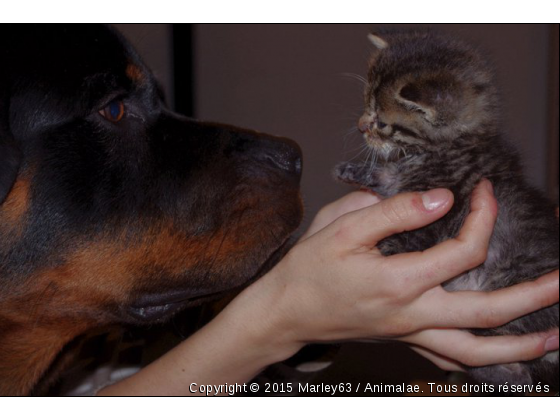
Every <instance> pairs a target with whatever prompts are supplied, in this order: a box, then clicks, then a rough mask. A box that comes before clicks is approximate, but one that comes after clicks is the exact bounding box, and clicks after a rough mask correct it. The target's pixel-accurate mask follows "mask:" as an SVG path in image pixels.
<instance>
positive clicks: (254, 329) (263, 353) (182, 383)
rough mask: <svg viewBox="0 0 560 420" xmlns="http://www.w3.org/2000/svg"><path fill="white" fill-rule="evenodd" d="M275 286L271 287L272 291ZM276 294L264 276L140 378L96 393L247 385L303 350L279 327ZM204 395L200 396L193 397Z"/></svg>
mask: <svg viewBox="0 0 560 420" xmlns="http://www.w3.org/2000/svg"><path fill="white" fill-rule="evenodd" d="M271 286H272V287H271ZM276 302H278V296H277V292H276V291H275V290H274V286H273V285H272V283H271V281H270V279H268V278H263V279H261V280H260V281H259V282H257V283H256V284H254V285H253V286H251V287H250V288H249V289H247V290H245V291H244V292H243V293H242V294H241V295H240V296H238V297H237V298H236V299H235V300H234V301H233V302H232V303H231V304H230V305H229V306H228V307H227V308H226V309H225V310H224V311H223V312H222V313H221V314H220V315H218V317H216V319H214V320H213V321H212V322H210V323H209V324H208V325H207V326H206V327H204V328H203V329H201V330H200V331H198V332H197V333H195V334H194V335H193V336H192V337H190V338H189V339H187V340H186V341H184V342H183V343H182V344H180V345H179V346H177V347H176V348H175V349H173V350H172V351H170V352H169V353H167V354H166V355H164V356H163V357H162V358H160V359H158V360H157V361H155V362H154V363H152V364H151V365H149V366H148V367H146V368H145V369H143V370H142V371H140V372H139V373H137V374H136V375H134V376H132V377H130V378H128V379H126V380H124V381H122V382H119V383H117V384H114V385H112V386H109V387H107V388H105V389H103V390H102V391H101V392H99V394H98V395H102V396H108V395H186V396H188V395H194V394H193V393H191V392H190V390H189V389H190V386H191V384H193V383H196V384H198V385H224V384H226V383H228V384H235V383H238V384H243V383H245V382H247V381H250V380H251V379H252V378H254V377H255V376H256V375H257V374H258V373H259V372H261V371H262V370H263V369H264V368H266V367H267V366H269V365H270V364H273V363H276V362H279V361H282V360H284V359H286V358H289V357H290V356H292V355H293V354H295V353H296V352H297V351H298V350H299V348H300V346H299V345H298V344H296V343H294V342H293V341H291V340H290V338H289V336H288V333H287V332H286V330H285V329H284V328H283V326H282V325H281V318H282V317H281V316H279V311H280V309H279V308H277V303H276ZM195 395H201V394H195Z"/></svg>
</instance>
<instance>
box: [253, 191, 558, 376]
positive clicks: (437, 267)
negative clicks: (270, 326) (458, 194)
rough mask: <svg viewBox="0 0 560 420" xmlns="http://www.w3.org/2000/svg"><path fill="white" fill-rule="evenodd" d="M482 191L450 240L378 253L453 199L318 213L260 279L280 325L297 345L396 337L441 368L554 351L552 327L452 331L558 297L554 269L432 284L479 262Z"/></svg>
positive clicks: (486, 197)
mask: <svg viewBox="0 0 560 420" xmlns="http://www.w3.org/2000/svg"><path fill="white" fill-rule="evenodd" d="M491 191H492V189H491V185H490V183H489V182H487V181H485V182H483V183H482V184H481V185H480V186H479V187H478V188H477V189H476V190H475V192H474V194H473V199H472V212H471V214H470V215H469V217H468V218H467V220H466V223H465V225H464V227H463V229H462V230H461V232H460V234H459V236H458V237H457V238H456V239H452V240H449V241H446V242H444V243H441V244H439V245H437V246H435V247H433V248H431V249H429V250H427V251H425V252H422V253H409V254H401V255H395V256H391V257H383V256H382V255H381V254H380V252H379V250H378V249H377V248H376V247H375V245H376V244H377V243H378V242H379V241H380V240H381V239H383V238H385V237H387V236H390V235H392V234H395V233H399V232H402V231H405V230H413V229H417V228H420V227H422V226H425V225H427V224H429V223H432V222H434V221H435V220H437V219H439V218H441V217H442V216H443V215H445V214H446V213H447V212H448V211H449V209H450V208H451V206H452V204H453V196H452V194H451V192H450V191H447V190H434V191H431V192H429V193H427V194H420V193H407V194H401V195H399V196H397V197H393V198H390V199H387V200H384V201H383V202H381V203H378V204H376V205H373V206H370V207H367V208H363V209H361V210H357V211H353V212H351V213H348V214H345V215H343V216H341V217H339V218H338V219H336V221H335V222H334V223H332V224H330V225H328V226H326V227H324V228H323V226H321V224H324V221H325V220H327V219H328V218H329V217H328V215H325V213H324V214H323V216H324V217H322V218H319V220H318V221H316V222H317V223H316V224H315V223H314V225H315V228H313V225H312V229H311V230H312V232H311V234H309V235H306V236H305V237H304V238H303V240H302V241H300V243H299V244H298V245H296V247H294V249H293V250H292V251H291V252H290V253H289V254H288V255H287V257H286V258H285V259H284V260H283V261H282V262H281V263H280V264H278V266H277V267H276V268H275V269H274V270H273V271H272V272H271V273H270V274H271V275H270V276H269V280H268V281H266V282H263V283H262V284H261V287H264V286H263V285H266V287H269V288H272V289H274V291H273V292H272V294H273V295H275V296H276V300H275V302H276V305H275V308H276V309H277V310H278V311H279V312H280V313H277V319H278V320H279V322H280V324H281V325H282V327H283V328H284V331H289V332H290V333H289V335H288V336H289V337H290V339H291V340H293V341H298V342H300V343H302V344H303V343H309V342H333V341H344V340H353V339H364V338H377V339H380V338H381V339H395V340H401V341H405V342H407V343H410V344H413V345H415V346H418V347H419V349H420V352H421V353H422V354H423V355H425V356H427V357H428V358H430V359H431V360H433V361H438V365H440V366H441V367H444V368H448V369H454V368H460V364H465V365H470V366H480V365H487V364H494V363H510V362H515V361H521V360H530V359H533V358H536V357H539V356H542V355H543V354H545V353H546V352H547V351H550V350H553V349H554V348H558V331H557V330H556V331H551V332H548V333H539V334H530V335H526V336H521V337H476V336H474V335H472V334H470V333H468V332H465V331H461V330H459V329H463V328H490V327H497V326H499V325H502V324H505V323H507V322H509V321H511V320H513V319H515V318H518V317H520V316H522V315H525V314H527V313H530V312H533V311H535V310H538V309H540V308H542V307H546V306H549V305H552V304H554V303H556V302H557V301H558V275H557V273H556V274H555V275H550V276H545V277H543V278H542V279H539V280H537V281H535V282H531V283H523V284H520V285H516V286H513V287H510V288H507V289H501V290H499V291H495V292H490V293H488V292H446V291H445V290H444V289H443V288H442V287H441V283H443V282H445V281H446V280H449V279H450V278H453V277H455V276H457V275H459V274H461V273H463V272H465V271H467V270H469V269H472V268H474V267H476V266H478V265H480V264H481V263H482V262H484V260H485V259H486V252H487V248H488V241H489V238H490V235H491V233H492V229H493V224H494V222H495V218H496V214H497V205H496V202H495V199H494V198H493V196H492V192H491ZM354 194H368V193H354ZM361 197H365V196H363V195H362V196H361ZM430 198H431V199H432V200H431V201H430ZM423 199H424V200H425V201H426V202H427V203H428V206H427V207H426V206H424V205H423V203H424V200H423ZM348 200H350V201H348V203H352V205H353V206H354V205H356V203H357V201H356V200H355V199H354V198H352V199H348ZM364 200H365V198H364ZM370 200H372V199H371V198H370ZM358 201H359V200H358ZM365 201H367V200H365ZM339 204H340V203H339ZM366 205H367V204H366ZM356 207H358V208H359V207H360V206H359V205H356ZM333 208H335V209H340V208H341V206H339V205H337V206H334V207H333ZM333 208H331V210H333ZM334 213H335V212H332V211H331V212H330V215H331V217H332V214H334ZM317 226H318V228H317ZM313 233H314V234H313ZM257 283H258V282H257ZM547 339H550V341H548V343H549V344H548V347H547V345H546V344H545V343H546V342H547ZM444 362H445V363H444Z"/></svg>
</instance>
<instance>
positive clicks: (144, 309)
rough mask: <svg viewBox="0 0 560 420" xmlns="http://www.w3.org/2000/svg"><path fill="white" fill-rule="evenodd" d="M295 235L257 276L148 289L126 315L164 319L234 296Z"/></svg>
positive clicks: (279, 256) (277, 258) (140, 321)
mask: <svg viewBox="0 0 560 420" xmlns="http://www.w3.org/2000/svg"><path fill="white" fill-rule="evenodd" d="M292 241H293V237H292V236H289V237H288V238H287V239H286V240H285V241H284V242H283V243H282V244H281V245H280V246H279V247H278V248H277V249H276V250H275V251H274V252H273V253H272V254H271V255H270V256H269V257H268V258H267V259H266V260H265V261H264V262H263V263H262V265H261V266H260V268H259V269H258V270H257V272H256V273H255V274H254V275H253V276H249V277H248V278H247V281H246V282H244V283H243V284H241V285H234V286H231V287H226V288H224V289H218V290H204V289H201V290H198V291H194V292H193V290H186V289H182V290H173V291H166V292H162V293H145V294H143V295H142V297H140V298H139V299H137V300H135V301H134V302H133V303H132V304H130V305H128V306H125V307H123V311H124V313H125V317H126V319H128V320H129V321H130V322H132V323H134V324H151V323H157V322H163V321H166V320H168V319H169V318H171V317H172V316H174V315H176V314H177V313H179V312H181V311H182V310H184V309H187V308H189V307H194V306H200V305H203V304H205V303H209V302H213V301H216V300H219V299H221V298H223V297H226V296H230V295H231V294H233V293H236V292H239V291H241V290H242V289H244V288H245V287H247V286H249V285H250V284H252V283H253V282H255V281H256V280H258V279H259V278H261V277H262V276H264V275H265V274H266V273H267V272H268V271H270V270H271V269H272V267H274V266H275V265H276V264H277V263H278V262H279V261H280V260H281V259H282V257H283V256H284V255H285V254H286V252H287V251H288V250H289V249H290V247H291V243H292Z"/></svg>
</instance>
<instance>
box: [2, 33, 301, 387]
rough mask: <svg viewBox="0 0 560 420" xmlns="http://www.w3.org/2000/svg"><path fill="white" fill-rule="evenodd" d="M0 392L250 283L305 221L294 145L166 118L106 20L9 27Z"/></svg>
mask: <svg viewBox="0 0 560 420" xmlns="http://www.w3.org/2000/svg"><path fill="white" fill-rule="evenodd" d="M1 30H2V37H1V39H0V394H2V395H6V394H11V395H14V394H28V393H30V392H32V390H33V388H34V386H35V385H36V384H37V382H38V381H39V380H40V379H41V377H42V376H43V375H44V373H45V372H46V371H47V370H48V368H49V366H50V364H51V363H52V362H53V360H54V359H55V357H56V356H57V354H58V353H59V352H60V351H61V349H62V348H63V347H64V346H65V345H66V344H67V343H68V342H70V341H71V340H73V339H74V338H75V337H77V336H79V335H81V334H83V333H85V332H86V331H88V330H90V329H92V328H96V327H98V326H102V325H109V324H115V323H132V324H144V323H153V322H157V321H161V320H163V319H166V318H168V317H169V316H170V315H172V314H174V313H176V312H177V311H179V310H181V309H183V308H185V307H187V306H192V305H195V304H197V303H201V302H204V301H206V300H208V299H209V298H210V297H211V296H215V295H216V294H219V293H221V292H224V291H227V290H230V289H232V288H237V287H240V286H242V285H244V284H246V283H247V282H249V281H251V279H254V278H255V276H257V275H258V273H259V270H260V268H261V266H262V265H263V264H264V263H265V262H266V261H267V260H268V259H270V258H271V257H272V256H273V255H274V253H275V252H276V251H277V250H278V249H280V248H281V247H282V246H283V244H284V243H285V242H286V240H287V238H288V237H289V236H290V234H291V233H292V232H293V230H294V229H295V228H296V227H297V226H298V224H299V222H300V219H301V213H302V208H301V204H300V198H299V179H300V173H301V154H300V150H299V148H298V147H297V146H296V145H295V144H294V143H292V142H290V141H288V140H282V139H276V138H272V137H269V136H266V135H263V134H259V133H255V132H250V131H245V130H240V129H236V128H233V127H226V126H222V125H217V124H206V123H200V122H196V121H193V120H189V119H187V118H183V117H181V116H178V115H175V114H173V113H172V112H170V111H169V110H168V109H167V108H166V107H165V104H164V102H163V100H162V97H161V94H160V90H159V89H158V87H157V84H156V83H155V81H154V78H153V76H152V74H151V73H150V71H149V70H148V69H147V68H146V67H145V65H144V64H143V63H142V62H141V60H140V59H139V58H138V56H137V55H136V53H135V52H134V51H133V50H132V49H131V47H130V46H128V44H127V43H126V42H125V41H124V40H123V39H122V37H121V36H120V35H119V34H117V33H115V32H114V31H113V30H112V29H110V28H107V27H103V26H85V27H83V26H69V27H58V26H28V25H20V26H13V27H11V26H7V27H6V26H3V27H1Z"/></svg>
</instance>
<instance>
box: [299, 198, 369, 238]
mask: <svg viewBox="0 0 560 420" xmlns="http://www.w3.org/2000/svg"><path fill="white" fill-rule="evenodd" d="M379 201H380V199H379V197H377V195H375V194H373V193H372V192H369V191H354V192H351V193H350V194H347V195H345V196H344V197H341V198H339V199H338V200H336V201H333V202H332V203H330V204H328V205H326V206H325V207H323V208H322V209H321V210H320V211H319V213H317V216H316V217H315V219H313V222H312V223H311V226H309V229H308V230H307V232H305V234H304V235H303V236H302V238H301V239H300V241H303V240H305V239H307V238H309V237H310V236H312V235H314V234H315V233H317V232H319V231H320V230H322V229H324V228H325V227H326V226H328V225H330V224H331V223H332V222H334V221H335V220H336V219H338V218H339V217H340V216H342V215H344V214H346V213H350V212H353V211H356V210H360V209H363V208H364V207H369V206H372V205H374V204H376V203H379Z"/></svg>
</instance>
